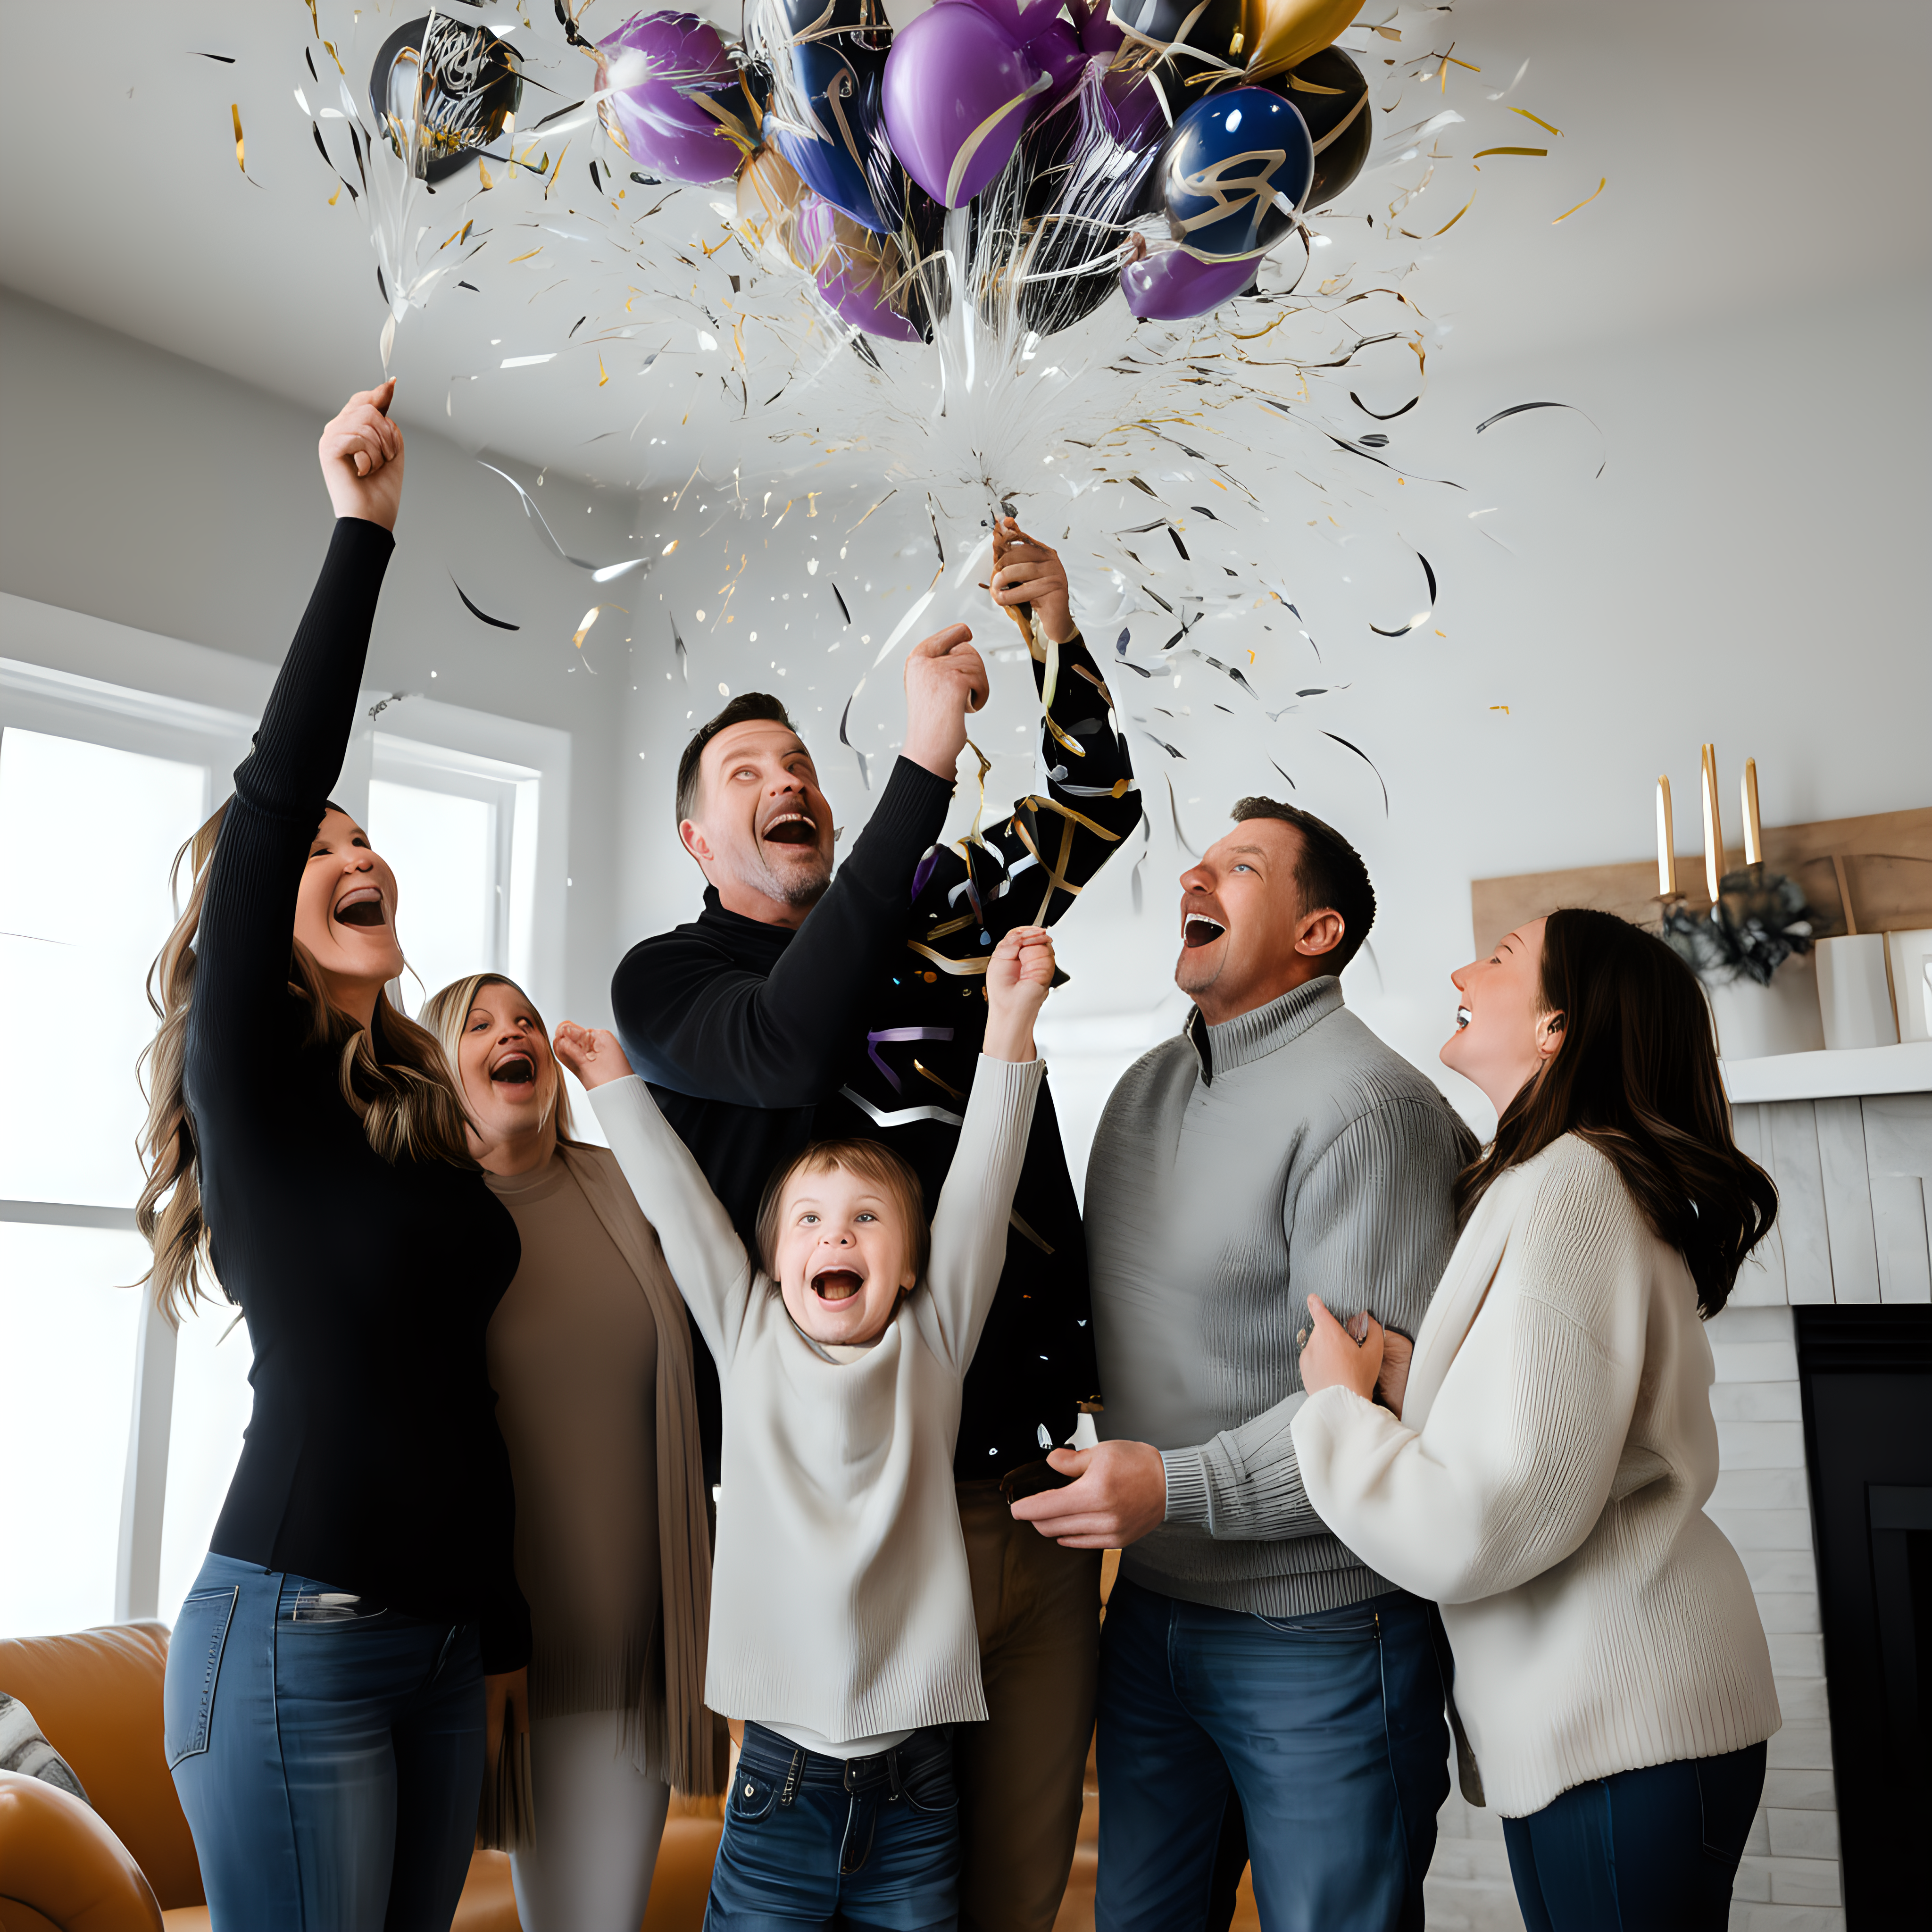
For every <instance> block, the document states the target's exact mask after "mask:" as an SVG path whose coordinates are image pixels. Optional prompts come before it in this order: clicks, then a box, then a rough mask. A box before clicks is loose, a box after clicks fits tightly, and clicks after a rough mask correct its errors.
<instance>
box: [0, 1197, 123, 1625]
mask: <svg viewBox="0 0 1932 1932" xmlns="http://www.w3.org/2000/svg"><path fill="white" fill-rule="evenodd" d="M147 1265H148V1244H147V1243H146V1242H145V1241H142V1239H141V1238H140V1237H139V1235H130V1234H123V1233H118V1232H110V1231H108V1230H106V1229H98V1228H60V1227H37V1226H34V1225H33V1224H32V1223H28V1222H22V1221H0V1364H5V1399H4V1400H0V1472H4V1476H0V1634H5V1635H7V1636H28V1635H36V1634H54V1633H56V1632H58V1631H72V1630H80V1629H82V1628H84V1627H85V1626H86V1625H89V1624H104V1623H107V1622H111V1621H112V1620H113V1616H114V1583H115V1557H116V1553H117V1551H118V1544H119V1532H120V1526H121V1484H122V1481H123V1479H124V1476H125V1474H126V1471H127V1418H128V1415H129V1413H130V1410H131V1409H132V1407H133V1395H134V1345H135V1338H136V1332H137V1331H138V1328H139V1322H140V1316H141V1297H140V1295H139V1292H138V1291H137V1290H136V1289H130V1288H128V1287H127V1286H124V1284H125V1283H129V1282H131V1281H133V1280H134V1278H135V1277H136V1276H137V1275H139V1274H141V1273H142V1271H143V1270H145V1268H146V1267H147Z"/></svg>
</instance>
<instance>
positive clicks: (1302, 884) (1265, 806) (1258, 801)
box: [1234, 798, 1376, 973]
mask: <svg viewBox="0 0 1932 1932" xmlns="http://www.w3.org/2000/svg"><path fill="white" fill-rule="evenodd" d="M1234 816H1235V820H1236V822H1237V823H1239V821H1240V820H1242V819H1244V818H1278V819H1280V820H1281V822H1282V823H1283V824H1284V825H1292V826H1294V827H1295V830H1296V831H1298V832H1300V833H1301V853H1300V855H1299V856H1298V857H1297V858H1296V859H1295V891H1296V892H1298V894H1299V895H1301V912H1302V916H1303V917H1304V918H1306V917H1307V916H1308V914H1309V913H1312V912H1322V911H1329V912H1335V913H1340V915H1341V918H1342V937H1341V939H1340V942H1339V943H1338V944H1337V946H1336V947H1335V948H1334V951H1332V952H1331V953H1330V954H1329V955H1328V958H1329V959H1330V961H1331V962H1332V963H1331V967H1330V970H1331V971H1333V972H1336V973H1339V972H1340V971H1341V970H1342V969H1343V967H1345V966H1346V965H1348V963H1349V961H1350V960H1352V959H1354V958H1355V955H1356V954H1357V953H1358V952H1360V951H1361V946H1362V941H1364V940H1365V939H1366V938H1368V936H1369V928H1370V926H1373V925H1374V924H1375V922H1376V889H1375V887H1374V886H1373V885H1371V884H1370V882H1369V868H1368V867H1367V866H1366V865H1364V864H1363V863H1362V855H1361V853H1359V852H1358V851H1357V850H1355V847H1354V846H1352V845H1351V844H1349V841H1348V840H1347V839H1346V838H1343V836H1342V835H1341V833H1340V832H1337V830H1336V829H1335V828H1334V826H1332V825H1331V824H1329V823H1327V821H1326V820H1322V819H1319V818H1317V817H1316V815H1315V814H1314V813H1313V812H1312V811H1303V810H1302V808H1301V806H1299V805H1283V804H1282V803H1281V802H1280V801H1279V800H1278V799H1272V798H1238V799H1235V811H1234Z"/></svg>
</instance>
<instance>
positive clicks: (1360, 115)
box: [1261, 47, 1376, 208]
mask: <svg viewBox="0 0 1932 1932" xmlns="http://www.w3.org/2000/svg"><path fill="white" fill-rule="evenodd" d="M1261 85H1262V86H1264V87H1266V88H1268V89H1271V90H1272V91H1273V92H1275V93H1277V94H1279V95H1283V97H1285V98H1286V99H1287V100H1289V101H1292V102H1293V103H1294V104H1295V107H1298V109H1300V110H1301V118H1302V119H1303V120H1304V121H1307V123H1308V133H1309V136H1310V139H1312V140H1313V142H1314V143H1315V179H1314V181H1313V184H1311V186H1310V188H1309V190H1308V205H1309V206H1310V208H1319V207H1321V206H1322V205H1323V204H1324V203H1325V202H1331V201H1333V200H1334V199H1335V197H1336V196H1337V195H1338V194H1340V193H1341V192H1342V190H1343V189H1344V188H1345V187H1347V186H1348V185H1349V183H1350V182H1351V181H1353V180H1354V179H1355V177H1356V176H1357V175H1358V174H1360V173H1361V171H1362V166H1363V163H1364V162H1366V161H1367V160H1368V158H1369V148H1370V145H1372V144H1373V142H1374V140H1375V132H1376V130H1375V127H1374V124H1373V117H1372V116H1371V115H1370V109H1369V83H1368V82H1367V80H1365V79H1364V77H1363V74H1362V70H1361V68H1358V66H1357V65H1355V62H1353V61H1352V60H1351V59H1350V58H1349V56H1348V55H1346V54H1345V53H1344V52H1343V51H1342V49H1340V47H1324V48H1323V49H1322V51H1321V52H1319V54H1314V55H1310V58H1308V59H1307V60H1305V61H1304V62H1302V63H1301V65H1300V66H1299V67H1298V68H1295V69H1293V70H1292V71H1291V72H1289V73H1287V74H1277V75H1276V76H1274V78H1273V79H1272V80H1265V81H1263V82H1262V83H1261Z"/></svg>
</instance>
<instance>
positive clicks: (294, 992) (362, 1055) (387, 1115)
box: [134, 803, 476, 1325]
mask: <svg viewBox="0 0 1932 1932" xmlns="http://www.w3.org/2000/svg"><path fill="white" fill-rule="evenodd" d="M227 812H228V807H227V805H226V803H223V804H222V805H220V806H218V807H217V808H216V810H215V812H214V815H213V817H211V818H210V819H209V820H208V823H206V824H205V825H204V826H202V828H201V829H200V830H199V831H198V832H196V834H195V835H194V836H193V838H190V839H189V840H188V841H187V843H186V844H184V845H183V846H182V847H181V850H179V851H178V852H177V853H175V859H174V865H173V867H172V870H171V871H170V873H169V877H170V879H171V880H172V882H173V883H174V885H175V888H176V903H177V904H180V903H181V901H180V899H179V886H180V881H181V865H182V862H183V861H184V860H186V861H188V862H189V863H190V874H191V877H192V879H193V883H192V884H191V885H190V887H189V889H188V894H187V902H186V904H184V905H183V906H182V907H181V913H180V914H179V916H178V917H177V918H176V919H175V925H174V930H173V931H172V932H170V933H169V935H168V937H167V942H166V944H165V945H163V947H162V948H161V950H160V953H159V954H158V955H157V956H156V959H155V960H154V965H152V966H151V968H149V969H148V1005H149V1006H151V1007H153V1008H154V1016H155V1018H156V1019H157V1021H158V1022H160V1024H159V1025H158V1026H157V1028H156V1029H155V1033H154V1038H153V1040H151V1041H150V1042H149V1043H148V1045H147V1046H146V1047H145V1048H144V1049H142V1054H141V1058H140V1060H139V1062H138V1063H137V1066H138V1071H139V1075H140V1079H141V1086H142V1092H143V1093H145V1094H146V1096H147V1100H148V1118H147V1121H146V1123H145V1125H144V1126H143V1127H142V1130H141V1132H140V1134H139V1136H138V1137H137V1139H136V1143H135V1145H136V1148H138V1150H139V1154H140V1157H141V1165H142V1166H143V1167H144V1168H145V1169H146V1170H147V1176H148V1178H147V1180H146V1181H145V1184H143V1185H142V1189H141V1198H140V1200H139V1202H138V1203H137V1204H136V1207H135V1209H134V1224H135V1226H136V1227H138V1228H139V1229H140V1231H141V1232H142V1234H143V1235H145V1237H146V1238H147V1241H148V1247H151V1249H152V1250H154V1265H153V1267H152V1268H150V1269H149V1270H148V1272H147V1274H145V1275H144V1276H143V1277H142V1280H143V1281H144V1282H145V1283H148V1285H149V1286H151V1288H152V1290H153V1292H154V1305H155V1307H157V1308H158V1309H159V1310H160V1312H161V1313H162V1314H163V1316H166V1319H168V1321H169V1322H171V1323H174V1324H176V1325H178V1324H179V1322H180V1320H181V1316H183V1315H184V1314H185V1313H187V1312H189V1311H190V1310H191V1309H192V1308H193V1306H194V1304H196V1302H197V1301H211V1300H212V1299H213V1296H212V1295H211V1294H210V1293H209V1292H208V1289H207V1288H206V1287H205V1286H204V1285H203V1279H202V1278H203V1276H204V1274H205V1272H206V1271H207V1269H208V1224H207V1223H206V1222H205V1221H204V1220H202V1212H201V1174H200V1169H199V1157H198V1156H197V1154H196V1148H195V1145H194V1130H193V1124H191V1123H190V1121H189V1118H188V1113H187V1098H186V1096H185V1094H184V1091H183V1080H184V1075H185V1073H186V1070H187V1027H188V1017H189V1015H190V1013H191V1012H192V1011H193V1006H194V978H195V970H196V965H197V963H198V962H197V961H196V956H195V950H194V941H195V935H196V932H198V931H199V928H200V925H201V909H202V903H203V901H205V899H206V898H207V896H208V867H209V863H210V862H211V860H212V859H213V858H214V845H215V841H216V839H217V838H218V837H219V835H220V831H221V822H222V820H223V818H224V817H226V815H227ZM289 992H290V995H291V997H293V998H296V999H299V1000H302V1001H306V1002H307V1003H308V1014H309V1031H308V1039H307V1040H305V1042H304V1044H305V1046H324V1045H326V1046H332V1047H335V1048H336V1049H338V1058H337V1065H336V1082H337V1085H338V1086H339V1087H340V1088H341V1092H342V1097H343V1099H344V1101H346V1102H347V1104H348V1105H349V1106H350V1109H352V1110H353V1112H354V1113H355V1114H356V1116H357V1118H359V1119H360V1121H362V1131H363V1133H365V1134H366V1135H367V1136H368V1140H369V1145H371V1147H372V1148H374V1149H375V1150H376V1151H377V1153H378V1154H380V1155H381V1156H382V1157H383V1159H384V1160H386V1161H388V1162H389V1163H391V1164H392V1166H393V1165H394V1164H395V1163H396V1162H397V1161H399V1160H440V1161H446V1162H448V1163H449V1164H450V1165H451V1166H455V1167H469V1168H473V1167H474V1166H475V1165H476V1163H475V1161H474V1160H472V1158H471V1157H470V1154H469V1142H468V1141H467V1140H466V1138H465V1136H464V1118H463V1102H462V1099H461V1097H460V1095H459V1094H458V1092H457V1091H456V1088H455V1083H454V1082H452V1080H451V1079H450V1077H449V1073H448V1070H446V1067H445V1066H444V1064H443V1049H442V1048H441V1046H439V1045H438V1044H437V1041H436V1040H435V1039H434V1037H432V1036H431V1034H428V1033H426V1032H425V1031H424V1030H423V1029H422V1028H421V1027H419V1026H418V1025H416V1022H415V1021H413V1020H412V1019H410V1018H409V1017H408V1016H407V1015H405V1014H404V1013H399V1012H398V1010H396V1009H395V1007H392V1005H390V1004H389V998H388V996H387V995H386V994H379V995H377V1000H376V1014H375V1019H374V1022H373V1023H372V1024H371V1025H369V1026H368V1027H366V1028H365V1027H363V1026H362V1025H359V1024H358V1023H357V1022H356V1021H355V1020H354V1019H352V1018H351V1017H350V1015H348V1014H347V1013H344V1012H343V1010H341V1007H338V1006H336V1005H335V1004H334V1003H333V1002H332V1001H331V1000H330V998H329V992H328V989H327V987H326V985H325V983H324V982H323V977H322V974H321V972H320V969H319V968H317V965H316V963H315V960H314V956H313V955H311V953H310V952H309V951H308V948H307V947H304V946H302V945H301V944H298V943H297V941H296V940H295V939H294V938H293V937H291V938H290V941H289Z"/></svg>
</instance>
